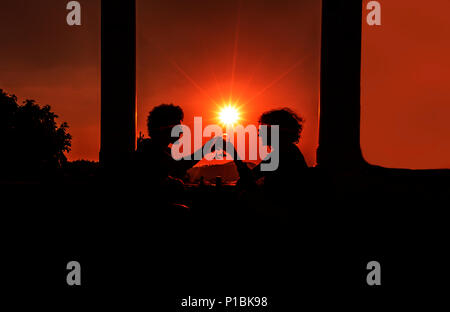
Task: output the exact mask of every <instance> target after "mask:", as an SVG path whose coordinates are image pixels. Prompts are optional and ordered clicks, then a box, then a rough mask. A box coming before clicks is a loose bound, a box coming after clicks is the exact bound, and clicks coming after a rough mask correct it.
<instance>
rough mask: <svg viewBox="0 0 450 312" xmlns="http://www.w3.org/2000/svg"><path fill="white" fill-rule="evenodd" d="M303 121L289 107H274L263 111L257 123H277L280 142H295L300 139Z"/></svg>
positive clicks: (269, 124)
mask: <svg viewBox="0 0 450 312" xmlns="http://www.w3.org/2000/svg"><path fill="white" fill-rule="evenodd" d="M303 122H304V120H303V118H302V117H300V116H299V115H297V114H296V113H295V112H294V111H292V110H291V109H289V108H282V109H274V110H271V111H268V112H264V113H263V114H262V115H261V117H260V118H259V123H260V124H261V125H267V126H276V125H278V126H279V127H280V143H282V144H286V143H297V142H298V141H299V140H300V135H301V133H302V130H303ZM269 138H270V135H269ZM269 145H270V142H269Z"/></svg>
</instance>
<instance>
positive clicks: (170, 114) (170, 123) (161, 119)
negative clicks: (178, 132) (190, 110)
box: [147, 104, 184, 145]
mask: <svg viewBox="0 0 450 312" xmlns="http://www.w3.org/2000/svg"><path fill="white" fill-rule="evenodd" d="M183 118H184V113H183V110H182V109H181V107H180V106H176V105H173V104H161V105H159V106H156V107H155V108H153V109H152V110H151V111H150V113H149V114H148V117H147V128H148V135H149V136H150V137H151V138H152V139H153V140H155V141H158V142H160V143H163V144H167V145H168V144H170V143H173V142H175V141H176V140H177V138H172V137H171V132H172V128H173V127H174V126H177V125H179V124H181V121H183Z"/></svg>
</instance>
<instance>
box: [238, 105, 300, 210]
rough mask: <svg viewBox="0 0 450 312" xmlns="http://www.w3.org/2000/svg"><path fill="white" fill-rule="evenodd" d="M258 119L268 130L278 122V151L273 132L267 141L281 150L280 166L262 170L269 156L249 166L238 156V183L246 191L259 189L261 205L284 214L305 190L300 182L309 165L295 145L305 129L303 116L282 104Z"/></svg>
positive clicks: (268, 144) (279, 151)
mask: <svg viewBox="0 0 450 312" xmlns="http://www.w3.org/2000/svg"><path fill="white" fill-rule="evenodd" d="M259 123H260V124H261V125H265V126H267V127H268V130H269V133H270V127H271V126H274V125H277V126H279V145H278V151H275V150H274V149H275V148H276V145H272V144H271V143H272V142H271V135H268V136H267V140H266V142H265V144H266V145H267V146H270V147H271V149H272V152H278V154H279V165H278V168H277V169H276V170H274V171H261V164H262V163H269V162H270V161H269V159H268V158H267V159H264V160H263V161H262V162H261V164H259V165H258V166H256V167H255V168H253V169H251V170H250V169H249V168H248V167H247V165H246V164H245V163H244V162H242V161H240V160H239V159H237V157H235V158H234V162H235V164H236V166H237V168H238V172H239V176H240V180H239V181H238V185H239V186H240V187H241V188H243V189H244V190H246V191H250V192H251V191H256V192H257V193H258V196H259V200H261V202H260V205H259V206H261V208H262V206H265V208H268V207H269V210H271V211H269V214H272V213H274V214H285V213H286V212H287V210H288V209H290V208H292V205H295V203H297V202H299V198H298V197H297V196H298V194H299V192H301V191H302V190H301V188H302V187H301V185H302V184H303V182H305V177H306V169H307V168H308V166H307V164H306V161H305V158H304V157H303V154H302V152H301V151H300V149H299V148H298V147H297V145H296V144H297V143H298V142H299V140H300V135H301V132H302V130H303V119H302V118H301V117H300V116H298V115H297V114H296V113H295V112H293V111H292V110H290V109H288V108H283V109H276V110H271V111H268V112H265V113H263V114H262V115H261V117H260V119H259ZM263 142H264V140H263ZM235 156H237V153H236V151H235ZM257 206H258V205H257Z"/></svg>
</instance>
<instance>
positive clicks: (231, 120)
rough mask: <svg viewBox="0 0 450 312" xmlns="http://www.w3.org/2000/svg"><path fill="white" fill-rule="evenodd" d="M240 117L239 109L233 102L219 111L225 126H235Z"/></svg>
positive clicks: (220, 118)
mask: <svg viewBox="0 0 450 312" xmlns="http://www.w3.org/2000/svg"><path fill="white" fill-rule="evenodd" d="M239 119H240V113H239V109H238V108H237V107H236V106H235V105H233V104H228V105H225V106H224V107H222V108H221V109H220V111H219V120H220V122H221V123H222V124H223V125H224V126H234V125H235V124H236V123H237V122H238V121H239Z"/></svg>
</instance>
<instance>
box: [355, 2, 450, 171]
mask: <svg viewBox="0 0 450 312" xmlns="http://www.w3.org/2000/svg"><path fill="white" fill-rule="evenodd" d="M380 3H381V4H382V21H381V22H382V25H381V26H380V27H369V26H367V24H365V23H364V24H363V25H364V27H363V51H362V56H363V67H362V73H363V75H362V91H363V92H362V105H361V107H362V116H361V120H362V123H361V146H362V150H363V154H364V157H365V158H366V160H367V161H369V162H370V163H374V164H378V165H384V166H388V167H402V168H424V169H425V168H450V88H449V87H450V83H449V82H450V78H449V77H450V58H449V56H450V20H449V18H448V14H447V12H449V11H450V1H448V0H433V1H420V0H395V1H391V0H388V1H386V0H385V1H380Z"/></svg>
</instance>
